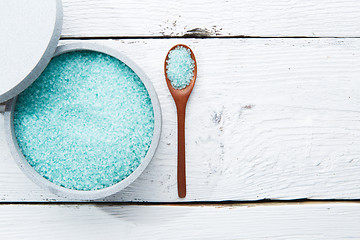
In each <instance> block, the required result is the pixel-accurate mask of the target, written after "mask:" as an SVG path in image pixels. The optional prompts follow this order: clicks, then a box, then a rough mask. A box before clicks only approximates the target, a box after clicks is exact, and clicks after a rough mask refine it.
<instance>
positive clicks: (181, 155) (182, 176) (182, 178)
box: [176, 103, 186, 198]
mask: <svg viewBox="0 0 360 240" xmlns="http://www.w3.org/2000/svg"><path fill="white" fill-rule="evenodd" d="M176 108H177V116H178V168H177V184H178V195H179V197H180V198H184V197H185V196H186V173H185V109H186V103H185V104H178V105H177V106H176Z"/></svg>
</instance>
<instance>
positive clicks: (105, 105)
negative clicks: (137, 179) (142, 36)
mask: <svg viewBox="0 0 360 240" xmlns="http://www.w3.org/2000/svg"><path fill="white" fill-rule="evenodd" d="M14 131H15V136H16V139H17V142H18V145H19V147H20V149H21V151H22V153H23V155H24V157H25V159H26V160H27V161H28V162H29V164H30V165H31V166H32V167H33V168H34V169H35V170H36V171H37V172H38V173H39V174H40V175H41V176H43V177H44V178H46V179H48V180H49V181H51V182H53V183H55V184H57V185H59V186H62V187H65V188H69V189H75V190H85V191H89V190H98V189H103V188H106V187H109V186H111V185H114V184H116V183H118V182H120V181H122V180H123V179H125V178H126V177H128V176H129V175H130V174H131V173H132V172H133V171H134V170H135V169H136V168H137V167H138V166H139V165H140V163H141V161H142V159H143V158H144V157H145V155H146V154H147V151H148V149H149V147H150V144H151V141H152V137H153V131H154V112H153V107H152V103H151V99H150V96H149V94H148V92H147V90H146V88H145V86H144V85H143V83H142V82H141V80H140V78H139V77H138V76H137V74H136V73H135V72H134V71H133V70H132V69H131V68H129V67H128V66H127V65H126V64H124V63H123V62H121V61H120V60H118V59H116V58H113V57H111V56H109V55H106V54H103V53H98V52H94V51H73V52H69V53H64V54H61V55H59V56H57V57H54V58H53V59H52V60H51V62H50V63H49V65H48V66H47V68H46V69H45V70H44V72H43V73H42V74H41V75H40V77H39V78H38V79H37V80H36V81H35V82H34V83H33V84H32V85H31V86H30V87H29V88H27V89H26V90H25V91H24V92H22V93H21V94H20V95H19V96H18V98H17V102H16V106H15V111H14Z"/></svg>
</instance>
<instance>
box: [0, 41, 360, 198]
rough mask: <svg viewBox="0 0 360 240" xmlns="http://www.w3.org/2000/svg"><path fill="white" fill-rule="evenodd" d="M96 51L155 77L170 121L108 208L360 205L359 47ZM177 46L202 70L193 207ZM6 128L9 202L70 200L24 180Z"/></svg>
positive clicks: (141, 45)
mask: <svg viewBox="0 0 360 240" xmlns="http://www.w3.org/2000/svg"><path fill="white" fill-rule="evenodd" d="M68 42H70V41H68ZM95 42H97V43H99V44H106V45H107V46H110V47H114V48H117V49H119V50H120V51H121V52H123V53H124V54H125V55H127V56H128V57H130V58H131V59H132V60H134V61H135V62H136V63H137V64H138V65H139V66H140V67H141V68H142V69H143V70H144V71H145V72H146V74H148V76H149V77H150V79H151V81H152V82H153V84H154V87H155V89H156V91H157V93H158V95H159V100H160V103H161V107H162V113H163V128H162V136H161V140H160V144H159V148H158V150H157V152H156V155H155V157H154V159H153V160H152V162H151V163H150V165H149V166H148V168H147V169H146V170H145V172H144V173H143V174H142V175H141V176H140V178H139V179H137V180H136V181H135V182H134V183H133V184H132V185H130V186H129V187H128V188H126V189H125V190H124V191H123V192H121V193H119V194H117V195H114V196H111V197H109V198H107V199H105V201H150V202H151V201H154V202H175V201H219V200H258V199H264V198H266V199H298V198H310V199H359V198H360V178H359V173H360V148H359V145H360V109H359V107H360V39H222V40H219V39H188V40H181V41H179V40H176V39H175V40H174V39H171V40H169V39H166V40H117V41H113V40H98V41H95ZM64 43H66V42H64V41H62V42H61V44H64ZM178 43H184V44H186V45H188V46H190V47H191V48H192V49H193V51H194V53H195V55H196V58H197V61H198V78H197V81H196V85H195V87H194V90H193V92H192V95H191V96H190V99H189V102H188V107H187V115H186V123H187V125H186V154H187V156H186V159H187V160H186V161H187V166H186V167H187V197H186V198H185V199H184V200H181V199H178V197H177V189H176V159H177V157H176V152H177V150H176V144H175V143H176V108H175V104H174V102H173V99H172V97H171V96H170V93H169V91H168V89H167V86H166V83H165V80H164V75H163V61H164V58H165V55H166V53H167V50H168V49H169V48H170V47H172V46H173V45H175V44H178ZM0 127H1V129H0V152H1V154H0V165H1V168H0V189H1V191H0V199H1V201H9V202H11V201H47V200H51V201H52V200H54V201H58V200H64V199H60V198H57V197H56V196H54V195H52V194H49V193H47V192H45V191H43V190H41V189H39V188H38V187H37V186H36V185H35V184H33V183H32V182H31V181H30V180H28V179H27V178H26V177H25V176H24V175H23V174H22V172H21V171H20V170H19V169H18V167H17V166H16V165H15V163H14V161H13V160H12V158H11V156H10V153H9V150H8V148H7V146H6V143H5V139H4V133H3V117H2V115H1V118H0Z"/></svg>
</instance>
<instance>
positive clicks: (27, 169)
mask: <svg viewBox="0 0 360 240" xmlns="http://www.w3.org/2000/svg"><path fill="white" fill-rule="evenodd" d="M81 50H90V51H95V52H100V53H105V54H107V55H110V56H112V57H115V58H117V59H119V60H120V61H122V62H123V63H125V64H126V65H127V66H129V67H130V68H131V69H132V70H133V71H134V72H135V73H136V74H137V75H138V76H139V78H140V79H141V81H142V82H143V84H144V86H145V87H146V89H147V91H148V93H149V96H150V99H151V103H152V107H153V110H154V133H153V138H152V141H151V144H150V147H149V150H148V152H147V154H146V156H145V157H144V158H143V159H142V161H141V164H140V165H139V166H138V167H137V168H136V170H135V171H134V172H132V173H131V174H130V175H129V176H128V177H127V178H125V179H123V180H122V181H120V182H118V183H116V184H114V185H111V186H109V187H106V188H103V189H99V190H93V191H82V190H73V189H68V188H64V187H61V186H59V185H56V184H54V183H52V182H50V181H49V180H47V179H46V178H44V177H43V176H41V175H40V174H39V173H38V172H36V171H35V170H34V168H33V167H31V165H30V164H29V163H28V161H27V160H26V159H25V157H24V155H23V154H22V152H21V150H20V148H19V145H18V142H17V139H16V137H15V133H14V109H15V105H16V97H15V98H13V99H11V100H9V101H8V102H7V103H6V107H5V132H6V139H7V142H8V145H9V147H10V151H11V154H12V156H13V157H14V159H15V161H16V163H17V164H18V165H19V167H20V169H21V170H22V171H23V172H24V173H25V174H26V175H27V176H28V177H29V178H30V179H31V180H32V181H33V182H35V183H36V184H38V185H39V186H40V187H42V188H44V189H47V190H49V191H50V192H52V193H54V194H56V195H58V196H61V197H65V198H70V199H79V200H93V199H99V198H104V197H107V196H110V195H112V194H115V193H117V192H119V191H121V190H123V189H124V188H126V187H127V186H129V185H130V184H131V183H132V182H133V181H134V180H135V179H136V178H138V177H139V176H140V174H141V173H142V172H143V171H144V169H145V168H146V166H147V165H148V164H149V162H150V161H151V159H152V158H153V156H154V154H155V151H156V148H157V146H158V144H159V141H160V133H161V109H160V103H159V100H158V97H157V93H156V91H155V89H154V87H153V85H152V83H151V81H150V80H149V78H148V77H147V76H146V74H145V73H144V72H143V71H142V70H141V69H140V68H139V66H137V65H136V64H135V63H134V62H133V61H131V60H130V59H129V58H127V57H126V56H124V55H123V54H122V53H120V52H119V51H117V50H115V49H112V48H109V47H105V46H102V45H98V44H94V43H86V42H82V43H72V44H66V45H63V46H59V47H58V48H57V49H56V52H55V54H54V57H55V56H58V55H60V54H63V53H66V52H71V51H81Z"/></svg>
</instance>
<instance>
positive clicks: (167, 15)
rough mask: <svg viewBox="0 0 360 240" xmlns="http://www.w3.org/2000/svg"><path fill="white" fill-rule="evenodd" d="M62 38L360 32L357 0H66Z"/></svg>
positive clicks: (341, 34)
mask: <svg viewBox="0 0 360 240" xmlns="http://www.w3.org/2000/svg"><path fill="white" fill-rule="evenodd" d="M63 6H64V26H63V32H62V36H63V37H109V36H116V37H123V36H125V37H129V36H136V37H158V36H172V37H174V36H177V37H180V36H202V37H209V36H211V37H219V36H242V35H244V36H262V37H283V36H307V37H331V36H333V37H359V36H360V25H359V24H357V23H358V22H359V21H360V1H358V0H316V1H302V0H277V1H266V0H262V1H253V0H241V1H238V0H202V1H192V0H180V1H167V2H164V1H162V0H153V1H146V0H141V1H132V0H122V1H118V0H101V1H99V0H63Z"/></svg>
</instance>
